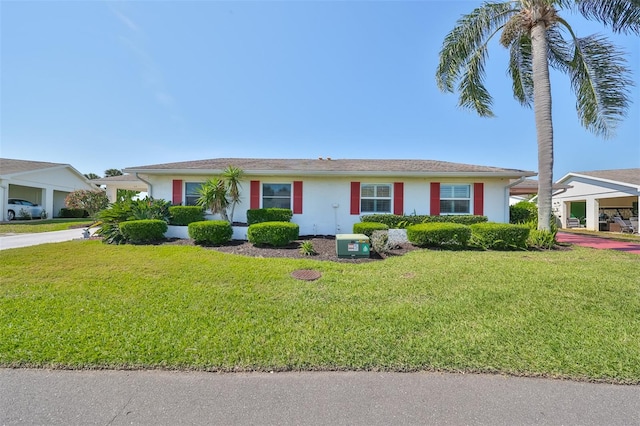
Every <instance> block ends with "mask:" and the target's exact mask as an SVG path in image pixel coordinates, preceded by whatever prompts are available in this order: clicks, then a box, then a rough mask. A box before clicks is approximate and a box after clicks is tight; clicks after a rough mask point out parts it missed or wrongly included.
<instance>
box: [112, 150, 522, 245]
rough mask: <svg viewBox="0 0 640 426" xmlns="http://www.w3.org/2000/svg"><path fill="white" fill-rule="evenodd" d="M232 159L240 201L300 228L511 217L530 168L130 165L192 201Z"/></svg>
mask: <svg viewBox="0 0 640 426" xmlns="http://www.w3.org/2000/svg"><path fill="white" fill-rule="evenodd" d="M228 166H234V167H238V168H240V169H242V170H243V171H244V179H243V181H242V182H241V185H242V192H241V203H240V205H239V206H237V207H236V209H235V216H234V218H233V219H234V221H236V222H245V221H246V211H247V210H248V209H257V208H266V207H283V208H290V209H291V210H292V211H293V219H292V221H293V222H295V223H297V224H298V225H299V226H300V234H301V235H335V234H339V233H351V232H352V227H353V224H354V223H357V222H359V221H360V217H361V216H362V215H366V214H376V213H392V214H397V215H401V214H431V215H444V214H473V215H484V216H487V217H488V219H489V220H490V221H494V222H503V223H508V222H509V188H510V187H511V186H513V182H512V179H518V180H520V179H524V178H526V177H529V176H534V175H535V173H534V172H531V171H524V170H515V169H504V168H499V167H489V166H476V165H469V164H457V163H449V162H444V161H432V160H348V159H330V158H319V159H251V158H216V159H210V160H199V161H186V162H179V163H166V164H155V165H149V166H139V167H128V168H125V169H124V172H125V173H128V174H130V175H133V176H135V177H136V178H138V179H139V180H140V181H141V182H144V183H145V184H146V192H147V193H148V194H149V195H150V196H151V197H153V198H156V199H158V198H160V199H165V200H169V201H171V202H172V203H173V204H174V205H178V204H181V205H194V204H195V203H196V200H197V198H198V195H197V192H196V190H197V188H198V186H199V185H200V184H202V183H203V182H204V181H205V180H207V179H209V178H212V177H216V176H219V175H220V174H221V173H222V171H223V170H224V169H225V168H227V167H228Z"/></svg>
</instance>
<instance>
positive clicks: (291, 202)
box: [260, 182, 293, 210]
mask: <svg viewBox="0 0 640 426" xmlns="http://www.w3.org/2000/svg"><path fill="white" fill-rule="evenodd" d="M265 185H288V186H289V196H288V197H284V196H280V197H279V196H277V195H269V196H265V195H264V186H265ZM265 197H266V198H269V199H272V200H273V199H280V200H284V199H288V200H289V207H281V208H286V209H289V210H292V209H293V206H292V205H293V182H261V185H260V205H261V206H262V208H265V203H264V200H265Z"/></svg>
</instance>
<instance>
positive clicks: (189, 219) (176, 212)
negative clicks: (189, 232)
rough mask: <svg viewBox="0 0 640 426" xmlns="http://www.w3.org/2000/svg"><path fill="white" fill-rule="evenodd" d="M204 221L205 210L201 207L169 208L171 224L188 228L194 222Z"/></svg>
mask: <svg viewBox="0 0 640 426" xmlns="http://www.w3.org/2000/svg"><path fill="white" fill-rule="evenodd" d="M203 220H204V210H202V207H200V206H171V207H169V224H171V225H178V226H187V225H188V224H190V223H193V222H201V221H203Z"/></svg>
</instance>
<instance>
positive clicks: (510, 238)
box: [470, 223, 529, 250]
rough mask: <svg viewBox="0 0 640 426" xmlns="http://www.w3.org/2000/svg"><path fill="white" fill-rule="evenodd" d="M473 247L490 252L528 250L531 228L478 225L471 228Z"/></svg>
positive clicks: (501, 224) (494, 224)
mask: <svg viewBox="0 0 640 426" xmlns="http://www.w3.org/2000/svg"><path fill="white" fill-rule="evenodd" d="M470 228H471V242H472V244H473V245H475V246H478V247H482V248H484V249H490V250H517V249H522V250H524V249H526V248H527V238H528V237H529V227H528V226H526V225H513V224H508V223H476V224H474V225H471V226H470Z"/></svg>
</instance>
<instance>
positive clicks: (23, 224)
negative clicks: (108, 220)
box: [0, 219, 93, 235]
mask: <svg viewBox="0 0 640 426" xmlns="http://www.w3.org/2000/svg"><path fill="white" fill-rule="evenodd" d="M92 223H93V220H91V219H42V220H40V219H34V220H13V221H11V222H3V223H0V235H3V234H27V233H36V232H49V231H63V230H65V229H72V228H80V227H83V226H89V225H91V224H92Z"/></svg>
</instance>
